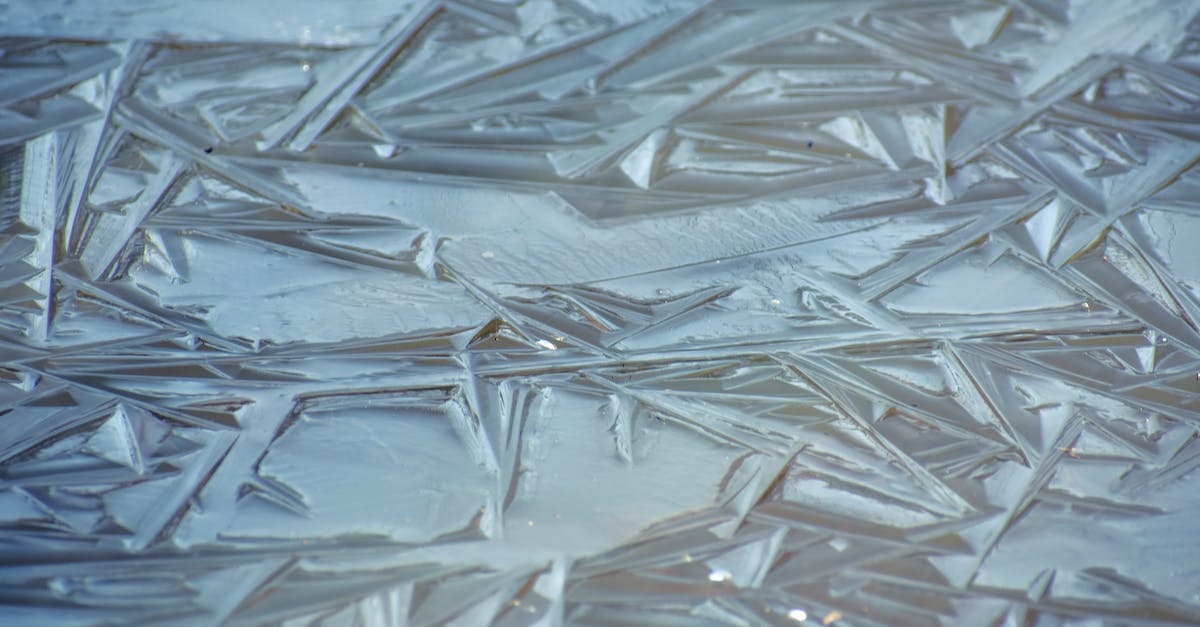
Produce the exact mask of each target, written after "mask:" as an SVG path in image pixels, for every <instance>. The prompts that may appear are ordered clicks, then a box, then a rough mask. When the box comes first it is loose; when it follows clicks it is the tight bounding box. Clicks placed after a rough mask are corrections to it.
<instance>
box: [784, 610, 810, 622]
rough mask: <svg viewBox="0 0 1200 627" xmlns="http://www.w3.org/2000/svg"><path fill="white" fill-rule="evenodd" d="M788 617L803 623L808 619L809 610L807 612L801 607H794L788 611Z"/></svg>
mask: <svg viewBox="0 0 1200 627" xmlns="http://www.w3.org/2000/svg"><path fill="white" fill-rule="evenodd" d="M787 617H788V618H790V619H792V620H794V621H796V622H797V623H803V622H804V621H806V620H808V612H805V611H804V610H801V609H794V610H792V611H790V612H788V613H787Z"/></svg>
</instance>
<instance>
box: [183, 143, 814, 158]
mask: <svg viewBox="0 0 1200 627" xmlns="http://www.w3.org/2000/svg"><path fill="white" fill-rule="evenodd" d="M810 143H811V142H810ZM204 154H206V155H211V154H212V146H209V147H208V148H205V149H204Z"/></svg>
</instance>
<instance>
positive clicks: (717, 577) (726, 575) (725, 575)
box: [708, 568, 733, 583]
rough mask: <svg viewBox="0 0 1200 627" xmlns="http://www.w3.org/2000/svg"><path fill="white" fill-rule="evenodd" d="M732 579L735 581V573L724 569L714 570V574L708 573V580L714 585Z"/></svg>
mask: <svg viewBox="0 0 1200 627" xmlns="http://www.w3.org/2000/svg"><path fill="white" fill-rule="evenodd" d="M730 579H733V573H731V572H729V571H727V570H725V569H723V568H714V569H713V570H712V572H710V573H708V580H709V581H711V582H713V583H722V582H726V581H729V580H730Z"/></svg>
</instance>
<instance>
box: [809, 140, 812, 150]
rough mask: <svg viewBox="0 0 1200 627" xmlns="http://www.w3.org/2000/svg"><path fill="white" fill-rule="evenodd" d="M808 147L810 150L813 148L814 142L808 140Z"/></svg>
mask: <svg viewBox="0 0 1200 627" xmlns="http://www.w3.org/2000/svg"><path fill="white" fill-rule="evenodd" d="M808 147H809V148H812V140H811V139H810V140H808Z"/></svg>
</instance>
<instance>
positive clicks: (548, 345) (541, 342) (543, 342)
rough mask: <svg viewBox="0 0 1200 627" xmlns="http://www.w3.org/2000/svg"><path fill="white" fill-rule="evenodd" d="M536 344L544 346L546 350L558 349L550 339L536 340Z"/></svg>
mask: <svg viewBox="0 0 1200 627" xmlns="http://www.w3.org/2000/svg"><path fill="white" fill-rule="evenodd" d="M537 345H538V346H541V347H542V348H544V349H546V350H548V351H556V350H558V347H557V346H555V345H554V342H551V341H550V340H538V341H537Z"/></svg>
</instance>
